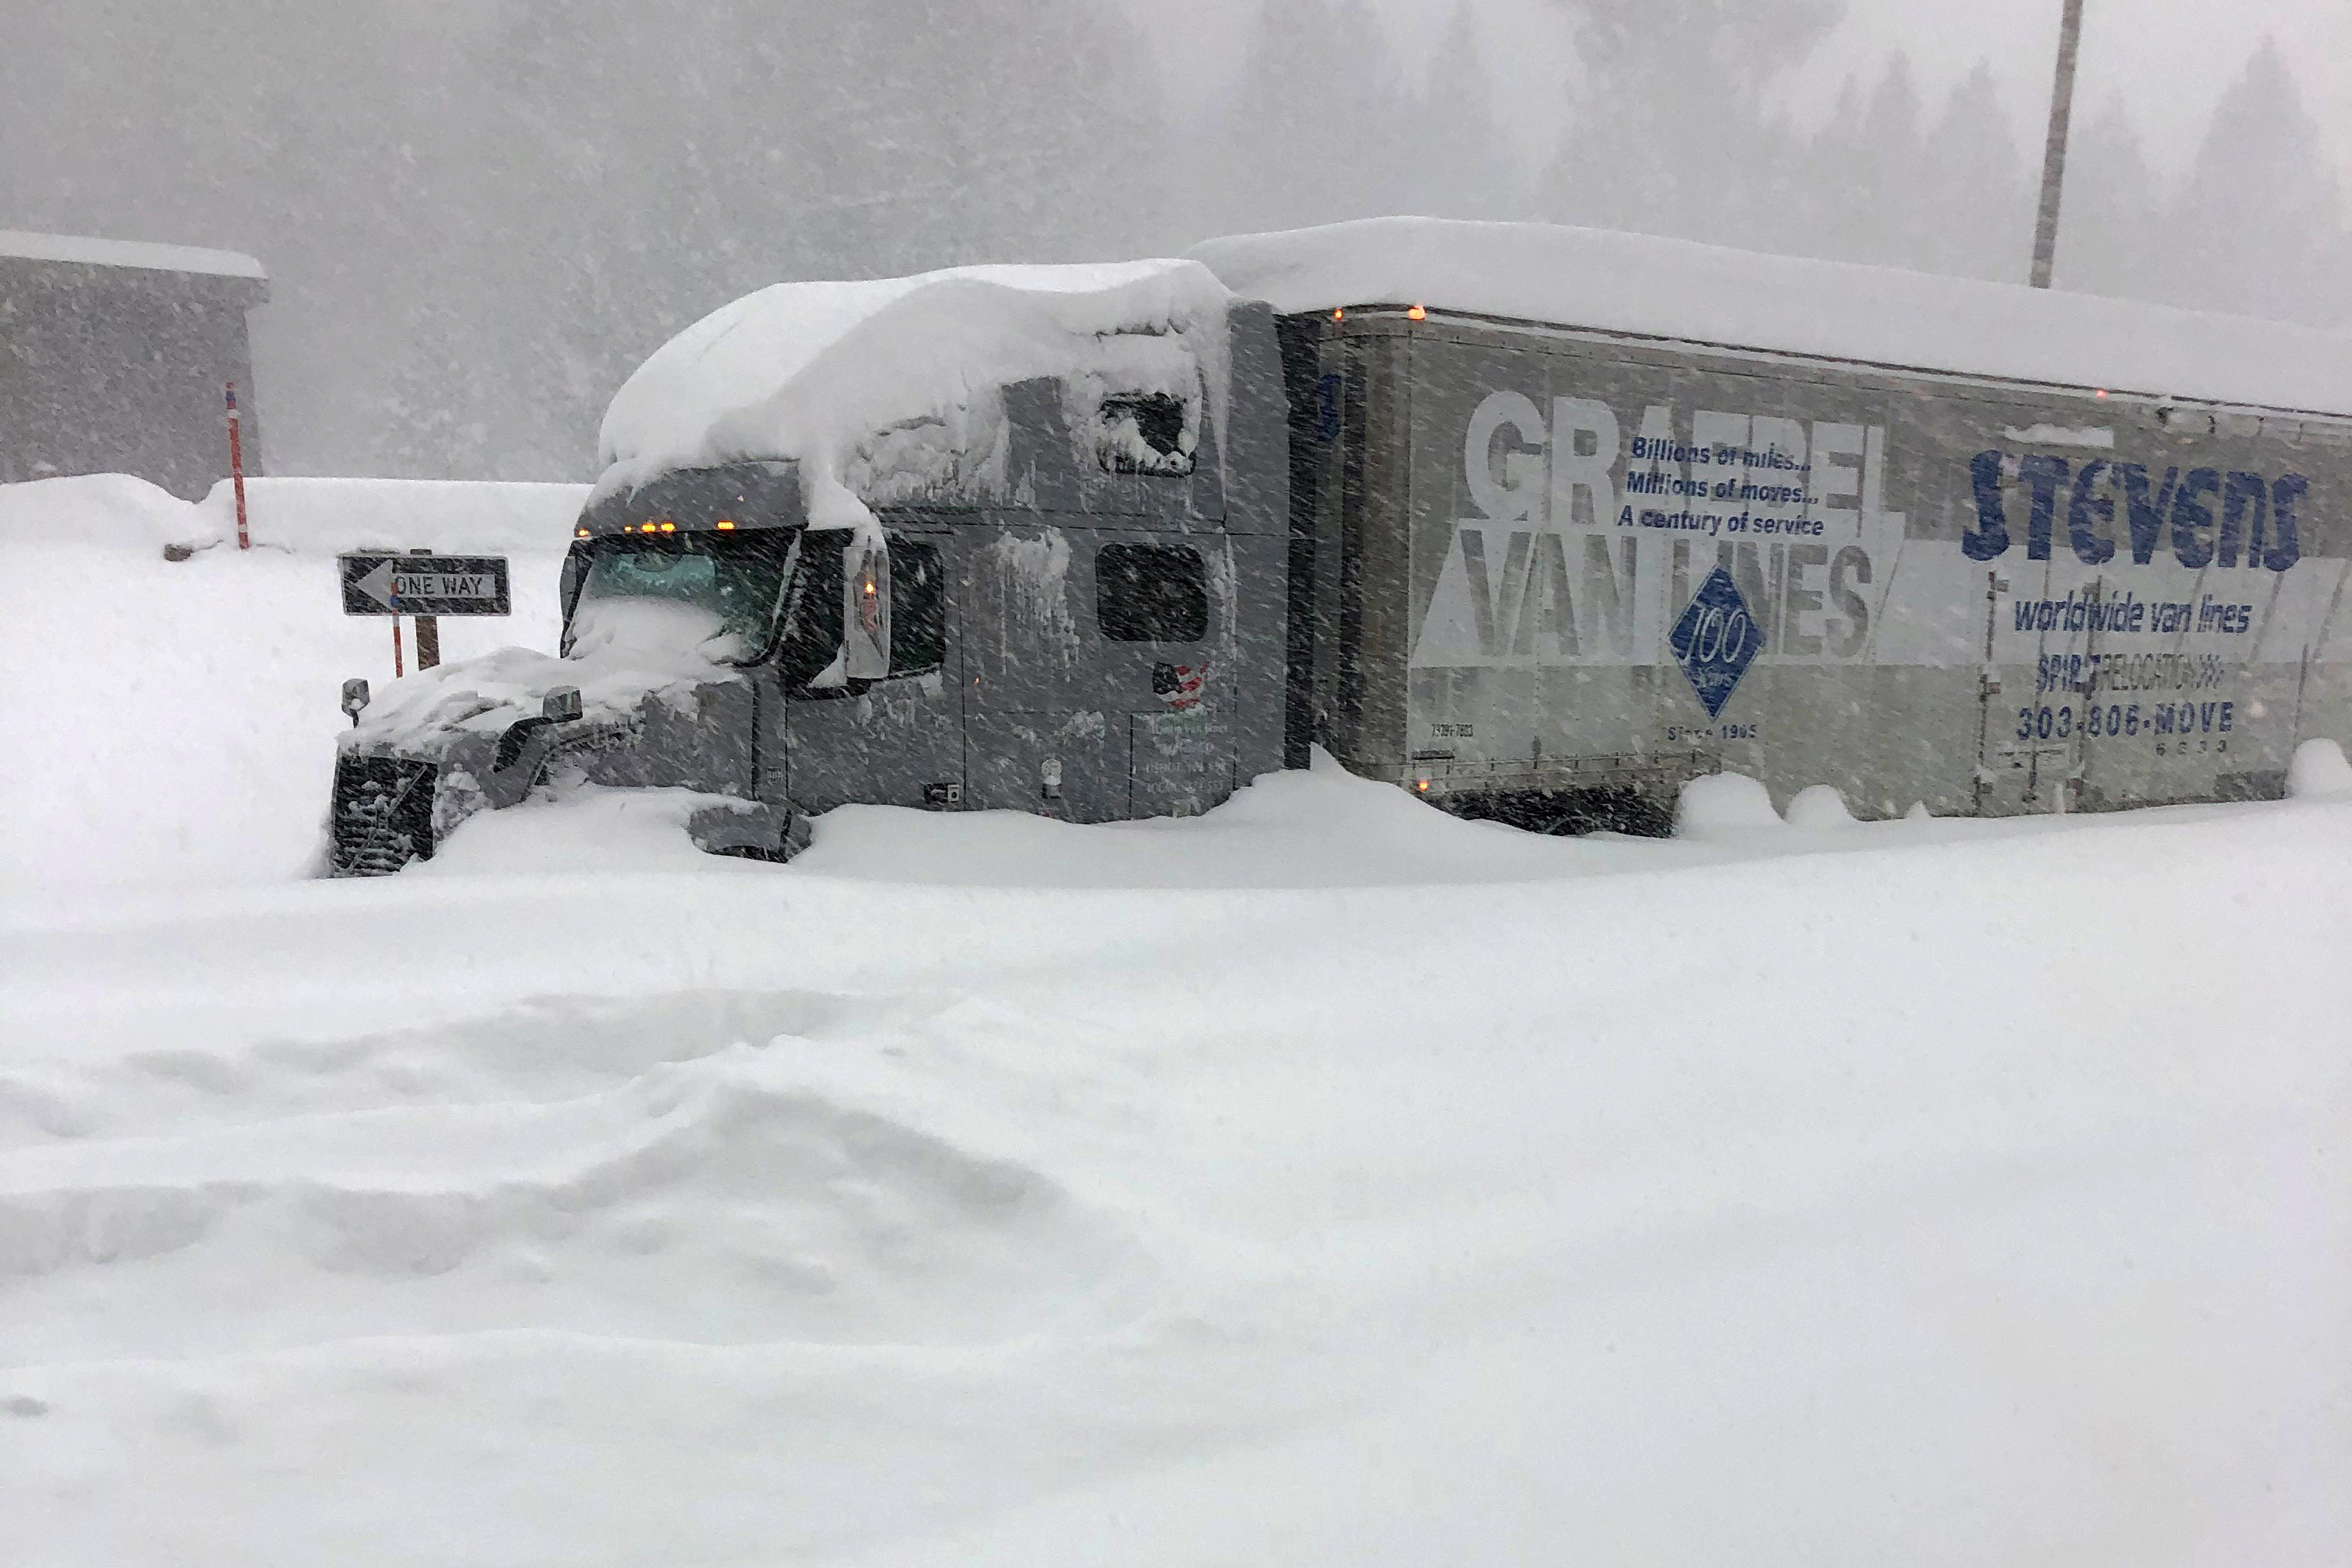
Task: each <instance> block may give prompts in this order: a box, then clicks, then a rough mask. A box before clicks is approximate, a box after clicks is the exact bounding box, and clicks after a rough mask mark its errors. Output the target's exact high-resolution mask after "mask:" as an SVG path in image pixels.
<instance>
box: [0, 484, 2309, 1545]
mask: <svg viewBox="0 0 2352 1568" xmlns="http://www.w3.org/2000/svg"><path fill="white" fill-rule="evenodd" d="M59 483H66V484H71V485H79V486H80V487H82V488H81V489H79V490H77V491H60V490H48V491H46V492H43V493H42V494H39V495H35V496H30V497H28V496H27V494H26V492H27V491H38V490H41V487H20V488H18V489H17V490H16V491H14V492H10V491H5V490H0V541H5V543H6V545H7V547H8V549H9V551H10V553H11V561H12V564H13V565H14V566H15V567H16V570H15V571H13V572H12V573H10V574H8V575H7V576H6V577H5V579H0V639H5V641H0V668H5V669H6V670H7V671H8V672H9V674H10V686H9V689H8V692H7V694H6V697H5V709H0V725H5V738H6V742H7V743H6V745H5V749H0V805H5V810H0V823H5V827H0V835H5V837H0V889H5V891H0V955H5V956H0V1542H5V1549H0V1559H4V1560H5V1561H6V1562H8V1563H12V1564H13V1563H26V1564H27V1565H39V1568H49V1565H72V1568H83V1565H87V1564H96V1563H171V1564H175V1565H180V1564H187V1565H212V1564H219V1565H223V1568H228V1565H232V1564H233V1565H235V1568H262V1565H275V1564H285V1565H289V1568H291V1565H295V1564H301V1565H304V1568H310V1565H315V1564H319V1563H336V1564H340V1565H348V1568H357V1565H367V1564H385V1565H392V1564H400V1565H404V1568H405V1565H410V1564H428V1563H429V1564H443V1563H446V1564H459V1563H464V1564H492V1563H495V1564H524V1563H548V1564H555V1563H562V1564H566V1565H577V1564H592V1563H610V1564H628V1565H632V1568H636V1565H645V1564H685V1563H695V1564H702V1563H730V1564H733V1563H740V1564H746V1565H749V1564H772V1563H787V1562H821V1563H844V1564H848V1563H856V1564H876V1565H879V1564H894V1565H895V1564H905V1565H908V1568H913V1565H917V1564H921V1565H926V1568H929V1565H946V1564H957V1565H963V1564H971V1563H1004V1564H1008V1565H1011V1564H1019V1565H1021V1568H1038V1565H1041V1564H1055V1563H1071V1564H1076V1563H1087V1564H1093V1563H1122V1564H1132V1565H1137V1568H1148V1565H1155V1564H1167V1565H1170V1568H1175V1565H1179V1564H1181V1565H1186V1568H1191V1565H1195V1564H1201V1563H1265V1564H1269V1565H1273V1564H1281V1565H1283V1568H1295V1565H1297V1564H1299V1563H1333V1564H1339V1563H1362V1564H1387V1563H1394V1564H1398V1565H1400V1568H1404V1565H1410V1568H1426V1565H1428V1564H1431V1563H1527V1564H1545V1565H1549V1564H1556V1563H1586V1562H1623V1563H1743V1564H1792V1565H1793V1564H1805V1565H1808V1568H1810V1565H1813V1564H1819V1563H1906V1564H1918V1563H1969V1564H1977V1563H1994V1562H1998V1563H2023V1562H2043V1563H2067V1564H2075V1563H2131V1564H2147V1563H2216V1564H2222V1563H2226V1564H2232V1565H2235V1564H2243V1563H2265V1564H2269V1563H2292V1564H2315V1563H2342V1562H2346V1561H2352V1549H2347V1544H2346V1543H2347V1542H2352V1358H2347V1356H2346V1354H2345V1353H2344V1347H2345V1345H2346V1343H2347V1342H2352V1168H2347V1139H2346V1133H2347V1118H2352V984H2347V981H2346V978H2345V976H2346V955H2347V952H2352V871H2347V868H2352V794H2347V795H2331V794H2330V793H2329V792H2330V791H2331V790H2334V789H2341V788H2342V787H2343V785H2344V784H2345V780H2344V779H2343V778H2342V777H2341V776H2340V775H2336V776H2331V768H2330V763H2332V762H2333V758H2332V757H2330V756H2326V755H2315V757H2314V758H2313V759H2312V760H2311V761H2310V762H2308V763H2306V765H2305V770H2304V773H2303V776H2304V778H2305V781H2306V783H2307V784H2308V786H2309V788H2308V792H2307V794H2306V795H2305V796H2304V797H2303V798H2299V799H2296V800H2293V801H2289V802H2285V803H2282V804H2277V805H2257V806H2240V807H2230V808H2205V809H2182V810H2172V811H2165V812H2154V813H2147V814H2143V815H2140V816H2130V817H2105V818H2093V819H2084V818H2074V819H2070V820H2063V821H2053V820H2038V821H2033V822H2022V823H2011V824H1990V825H1979V824H1973V823H1955V822H1921V821H1913V822H1895V823H1885V824H1874V825H1868V826H1855V825H1853V824H1851V823H1848V822H1844V821H1842V820H1841V816H1840V814H1839V812H1838V811H1837V810H1836V809H1835V805H1834V803H1833V802H1831V801H1826V800H1824V799H1822V797H1820V796H1812V797H1810V798H1809V800H1807V801H1804V802H1801V803H1800V806H1799V807H1798V808H1792V810H1791V813H1790V816H1792V817H1793V818H1797V819H1798V822H1797V823H1796V824H1794V825H1791V824H1783V823H1780V822H1779V821H1777V820H1775V819H1773V818H1771V817H1770V816H1769V810H1766V811H1763V812H1759V811H1758V810H1757V809H1756V802H1755V800H1754V798H1753V797H1752V795H1751V796H1743V792H1742V791H1741V790H1740V788H1739V786H1738V784H1737V783H1736V781H1720V782H1719V783H1718V784H1717V786H1715V787H1713V788H1711V789H1709V790H1708V791H1706V792H1705V793H1704V794H1703V795H1702V796H1701V797H1700V798H1699V799H1698V800H1697V801H1696V803H1695V805H1696V812H1695V816H1694V819H1693V821H1692V822H1691V824H1690V827H1691V831H1690V832H1689V833H1688V834H1687V835H1686V836H1685V837H1682V838H1680V839H1677V840H1675V841H1673V842H1669V843H1660V844H1649V843H1633V842H1628V841H1622V840H1594V841H1582V842H1569V841H1554V840H1538V839H1530V838H1528V837H1522V836H1519V835H1517V834H1515V833H1512V832H1510V831H1509V830H1507V829H1503V828H1499V827H1495V826H1485V825H1474V824H1465V823H1460V822H1456V821H1454V820H1452V819H1450V818H1447V817H1444V816H1440V815H1438V814H1437V813H1435V812H1433V811H1431V810H1429V809H1428V808H1426V807H1425V806H1423V805H1420V804H1419V803H1417V802H1414V801H1412V800H1410V799H1407V798H1406V797H1404V796H1403V795H1400V794H1398V793H1397V792H1394V791H1392V790H1388V789H1383V788H1381V787H1377V786H1373V785H1370V784H1363V783H1360V782H1359V781H1356V780H1353V779H1350V778H1349V777H1347V776H1346V775H1345V774H1343V773H1337V772H1334V771H1331V770H1328V769H1327V770H1323V771H1318V772H1316V773H1307V774H1288V775H1279V776H1276V777H1273V778H1270V779H1268V780H1265V781H1263V782H1261V783H1260V784H1257V785H1255V786H1254V787H1253V788H1251V789H1249V790H1247V791H1244V793H1243V794H1242V795H1240V796H1239V797H1237V798H1236V799H1235V800H1234V802H1233V803H1232V804H1230V805H1227V806H1225V807H1223V808H1222V809H1220V810H1219V811H1217V812H1214V813H1212V814H1211V815H1209V816H1206V817H1203V818H1201V819H1198V820H1194V821H1190V822H1181V823H1174V822H1171V823H1155V824H1137V825H1129V826H1118V827H1106V828H1078V827H1072V826H1067V825H1066V824H1060V823H1054V822H1046V821H1042V820H1034V819H1029V818H1024V817H1017V816H1005V815H1001V814H973V815H970V816H952V817H950V816H929V815H923V814H917V813H905V812H893V811H884V810H879V809H871V810H867V809H855V808H853V809H845V810H843V811H840V812H836V813H834V814H831V815H830V816H826V817H824V818H823V819H821V820H820V822H819V824H818V828H817V841H816V844H815V847H814V848H813V849H812V850H810V851H809V852H808V853H807V854H806V855H804V856H803V857H802V858H800V859H798V860H796V861H795V862H793V864H792V865H790V866H786V867H781V868H778V867H766V866H758V865H751V864H748V863H741V862H733V861H721V860H713V859H709V858H704V857H701V856H698V855H697V854H695V853H694V852H693V851H692V850H691V849H690V848H689V847H687V845H686V844H685V841H684V839H683V837H682V835H681V833H680V830H679V828H678V826H677V824H678V822H679V820H680V819H681V816H682V815H683V813H684V812H685V811H686V810H687V809H688V806H689V805H690V804H691V803H690V801H689V800H688V799H685V798H683V797H672V796H663V795H636V796H632V795H585V796H582V797H579V798H575V799H572V800H569V801H566V802H563V803H561V804H557V805H534V806H529V807H524V808H520V809H518V810H516V811H514V812H510V813H506V814H502V815H500V816H494V817H486V818H479V819H477V820H476V821H475V822H473V823H470V824H468V825H467V826H466V827H465V828H464V829H463V830H461V832H460V833H459V835H458V836H457V838H456V839H455V840H453V842H452V843H451V845H450V846H449V847H448V849H447V851H446V853H445V854H444V855H443V856H442V857H440V858H437V859H436V860H435V861H434V862H432V863H431V864H430V865H429V866H426V867H422V868H418V869H417V870H416V871H415V872H412V873H410V874H406V875H403V876H401V877H398V878H394V879H385V880H381V881H366V882H326V881H316V880H309V879H304V878H303V877H302V876H301V875H300V873H301V871H302V869H303V868H305V867H306V866H307V865H308V864H309V863H310V858H312V857H313V856H314V855H315V854H316V851H317V837H318V833H319V818H320V812H321V806H322V803H323V798H324V792H325V787H326V776H327V767H328V753H329V750H330V747H331V741H332V736H333V732H334V730H335V728H336V727H337V726H339V725H341V723H342V722H343V720H342V718H341V715H340V714H339V713H337V712H336V710H335V703H334V697H335V686H336V683H337V681H338V680H339V679H341V677H342V676H344V675H347V674H361V675H366V676H369V677H370V678H371V679H376V680H378V681H379V682H381V680H382V679H383V678H384V677H385V676H386V675H388V673H389V671H388V668H387V667H388V664H389V649H388V647H384V646H383V645H384V644H385V643H386V642H388V637H389V634H388V633H387V632H386V631H385V629H384V627H383V624H382V623H380V622H348V623H347V622H346V621H345V620H344V619H343V617H342V616H341V615H340V614H339V612H338V605H337V604H336V601H335V597H334V595H333V591H332V581H333V579H332V568H331V563H330V562H328V561H327V559H326V556H325V554H324V553H323V552H321V551H320V550H319V549H310V550H305V549H303V548H299V547H298V548H296V549H293V550H290V551H282V552H280V551H257V552H253V553H251V554H249V555H246V556H242V557H240V556H238V555H236V553H235V552H233V551H224V550H220V549H215V550H210V551H205V552H200V553H199V554H198V555H197V556H196V557H195V558H194V560H192V561H189V562H186V563H166V562H164V561H163V558H162V556H161V553H160V550H159V542H160V541H161V540H162V539H163V538H166V537H172V536H174V535H175V534H176V533H177V532H178V531H181V530H182V529H183V528H184V527H185V526H186V525H187V522H188V520H187V518H186V517H185V516H184V515H183V514H182V513H181V512H175V511H173V510H172V509H173V508H174V507H176V506H177V504H178V503H173V502H169V501H168V500H164V499H161V498H158V497H157V496H155V495H153V494H152V493H149V492H143V491H141V490H138V489H135V488H133V487H131V486H129V485H128V484H127V483H126V482H124V481H102V482H101V481H59ZM61 497H70V501H69V504H68V501H67V500H60V499H59V498H61ZM386 504H392V503H391V502H389V501H388V502H387V503H386ZM517 504H518V506H519V507H521V506H522V503H521V502H518V503H517ZM533 504H540V503H533ZM574 504H576V502H575V503H574ZM524 510H528V509H527V508H525V509H524ZM205 515H210V514H209V513H207V514H205ZM518 515H520V513H518ZM67 517H69V518H73V519H76V520H82V521H75V522H74V524H73V526H71V527H65V526H62V525H61V524H60V523H59V521H58V520H59V519H60V518H67ZM549 517H550V521H548V522H547V523H546V525H545V531H546V533H547V534H548V537H547V539H546V542H545V545H544V547H543V550H541V551H540V552H539V553H538V559H537V561H536V562H534V561H533V560H531V559H529V558H527V556H526V555H525V553H524V552H522V551H521V550H520V548H519V547H517V560H516V570H517V581H516V591H517V592H516V597H517V608H518V616H517V618H516V619H515V621H514V622H513V623H512V624H511V625H508V624H503V623H475V624H473V625H471V626H465V625H463V624H461V623H457V622H454V621H453V622H445V623H444V625H445V640H446V642H448V644H449V645H450V653H451V656H452V657H462V656H463V655H465V654H466V653H468V652H472V651H478V650H480V649H482V648H486V647H489V646H491V645H492V644H493V643H494V642H497V641H506V640H514V641H521V642H526V643H532V644H536V645H537V646H541V647H545V646H548V644H550V643H551V640H552V637H553V631H554V627H553V624H552V617H553V608H552V579H553V575H554V569H555V562H556V560H557V559H558V557H559V556H560V553H561V551H562V547H563V544H564V542H565V539H564V531H563V523H564V521H565V520H564V517H563V515H562V508H551V509H549ZM486 526H487V525H486ZM515 526H516V527H517V528H518V529H519V530H520V532H519V534H518V536H517V537H518V538H520V540H521V541H522V542H524V543H529V542H531V541H534V540H536V539H537V537H538V529H539V526H540V525H538V524H535V523H534V524H530V525H529V526H525V525H523V524H522V523H520V522H518V523H517V524H516V525H515ZM451 527H452V530H453V531H451V532H450V534H449V536H447V537H438V538H432V539H424V538H419V539H415V540H413V541H410V540H405V539H404V540H402V541H399V542H404V543H406V542H414V543H432V544H436V545H437V546H439V547H441V548H445V549H459V548H467V547H469V546H472V547H482V546H480V545H479V544H478V542H477V540H476V539H474V538H470V537H457V533H458V532H462V531H463V530H462V529H459V528H457V525H455V524H453V525H451ZM509 547H515V546H514V545H513V543H512V542H509Z"/></svg>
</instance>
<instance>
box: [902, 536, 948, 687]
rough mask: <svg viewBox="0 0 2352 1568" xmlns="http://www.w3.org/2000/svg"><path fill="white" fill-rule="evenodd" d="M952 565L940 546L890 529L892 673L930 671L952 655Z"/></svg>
mask: <svg viewBox="0 0 2352 1568" xmlns="http://www.w3.org/2000/svg"><path fill="white" fill-rule="evenodd" d="M947 647H948V585H947V568H946V567H945V566H944V565H943V564H942V563H941V562H940V550H939V546H937V545H936V544H927V543H925V542H922V541H920V540H918V539H913V538H909V537H908V535H906V534H903V533H894V534H892V535H890V673H891V674H892V675H893V676H894V677H895V676H900V675H928V674H929V673H930V672H931V671H932V670H935V669H937V668H940V665H941V664H943V663H944V662H945V661H946V658H947Z"/></svg>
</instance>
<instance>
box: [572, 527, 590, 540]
mask: <svg viewBox="0 0 2352 1568" xmlns="http://www.w3.org/2000/svg"><path fill="white" fill-rule="evenodd" d="M587 537H588V531H587V530H586V529H584V528H575V529H573V530H572V538H574V539H585V538H587Z"/></svg>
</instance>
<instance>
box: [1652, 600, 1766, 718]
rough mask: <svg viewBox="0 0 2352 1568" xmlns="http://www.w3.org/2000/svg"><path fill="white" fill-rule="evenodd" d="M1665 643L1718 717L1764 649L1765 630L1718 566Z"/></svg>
mask: <svg viewBox="0 0 2352 1568" xmlns="http://www.w3.org/2000/svg"><path fill="white" fill-rule="evenodd" d="M1666 643H1667V646H1668V647H1672V648H1673V649H1674V650H1675V662H1676V663H1678V664H1680V665H1681V666H1682V667H1683V674H1684V675H1685V676H1686V677H1688V678H1689V679H1690V683H1691V689H1692V690H1693V691H1695V692H1696V693H1697V694H1698V700H1699V705H1700V706H1701V707H1703V708H1705V709H1706V716H1707V717H1708V718H1710V719H1714V718H1718V717H1720V716H1721V715H1722V712H1723V705H1724V704H1725V703H1727V702H1728V701H1730V700H1731V693H1732V692H1733V690H1734V689H1737V688H1738V685H1739V678H1740V677H1741V676H1743V675H1746V674H1747V673H1748V666H1749V665H1751V664H1753V663H1755V662H1756V656H1757V655H1758V654H1759V653H1762V652H1763V651H1764V633H1763V632H1762V630H1761V629H1759V627H1758V626H1757V625H1756V617H1755V616H1751V615H1749V614H1748V601H1747V600H1746V599H1744V598H1742V597H1740V595H1739V584H1737V583H1735V582H1733V581H1732V580H1731V574H1730V573H1728V572H1727V571H1725V570H1724V569H1723V568H1722V567H1720V566H1717V568H1716V569H1715V570H1714V571H1712V572H1710V573H1708V574H1706V582H1704V583H1701V584H1699V585H1698V592H1697V593H1696V594H1694V595H1691V602H1690V604H1689V605H1687V606H1685V609H1684V610H1683V613H1682V617H1681V618H1680V619H1679V620H1677V621H1675V629H1674V630H1673V632H1671V633H1670V634H1668V636H1667V637H1666Z"/></svg>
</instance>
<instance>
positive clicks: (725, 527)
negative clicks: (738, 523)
mask: <svg viewBox="0 0 2352 1568" xmlns="http://www.w3.org/2000/svg"><path fill="white" fill-rule="evenodd" d="M711 526H712V527H714V528H716V529H718V530H719V532H721V533H732V532H733V531H735V525H734V524H733V523H731V522H730V521H727V520H726V519H725V518H723V517H722V518H720V519H719V521H717V522H715V523H713V524H712V525H711Z"/></svg>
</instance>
